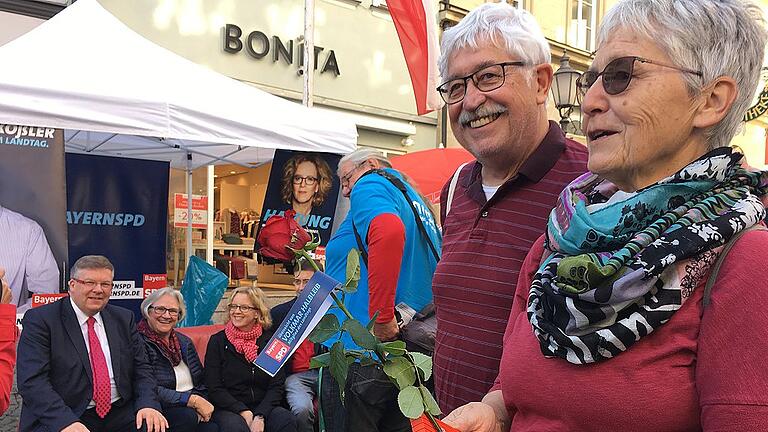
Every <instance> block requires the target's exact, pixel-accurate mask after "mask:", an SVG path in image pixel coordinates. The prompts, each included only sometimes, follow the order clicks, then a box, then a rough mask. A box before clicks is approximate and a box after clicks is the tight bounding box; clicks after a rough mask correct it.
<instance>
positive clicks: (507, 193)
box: [432, 121, 588, 413]
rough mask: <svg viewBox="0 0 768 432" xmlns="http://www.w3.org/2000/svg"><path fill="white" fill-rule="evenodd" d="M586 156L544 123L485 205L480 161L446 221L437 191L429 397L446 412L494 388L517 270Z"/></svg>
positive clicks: (467, 173)
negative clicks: (438, 239)
mask: <svg viewBox="0 0 768 432" xmlns="http://www.w3.org/2000/svg"><path fill="white" fill-rule="evenodd" d="M587 156H588V154H587V149H586V147H584V146H583V145H582V144H579V143H577V142H576V141H572V140H569V139H566V138H565V136H564V135H563V132H562V130H561V129H560V127H559V126H558V125H557V123H555V122H552V121H550V122H549V131H548V132H547V135H546V136H545V137H544V140H543V141H542V142H541V144H539V146H538V148H536V150H535V151H534V152H533V153H532V154H531V156H530V157H529V158H528V160H526V161H525V163H524V164H523V165H522V166H521V167H520V170H519V172H518V175H517V176H516V177H514V178H511V179H509V180H507V181H506V182H505V183H504V184H502V185H501V186H500V187H499V189H498V191H497V192H496V194H494V196H493V197H491V199H490V200H489V201H486V199H485V193H484V192H483V183H482V179H481V178H480V172H481V168H482V166H481V165H480V163H479V162H474V163H470V164H469V165H467V166H466V167H464V169H463V170H462V172H461V174H460V176H459V180H458V183H457V185H456V191H455V193H454V197H453V202H452V204H451V211H450V213H449V214H448V215H445V214H444V212H445V210H444V209H445V202H446V198H447V195H448V185H446V186H444V187H443V191H442V194H441V196H440V203H441V213H442V214H441V220H442V221H443V253H442V258H441V260H440V262H439V263H438V266H437V269H436V271H435V275H434V278H433V282H432V283H433V286H432V290H433V293H434V299H435V300H434V301H435V306H436V308H437V338H436V346H435V355H434V358H433V361H434V374H435V390H436V392H437V400H438V403H439V404H440V408H441V409H442V410H443V412H444V413H449V412H451V411H452V410H453V409H455V408H457V407H459V406H461V405H463V404H465V403H468V402H472V401H479V400H480V399H482V397H483V396H484V395H485V394H486V393H487V391H488V390H489V389H490V388H491V386H492V385H493V383H494V380H495V378H496V375H497V374H498V371H499V360H500V358H501V351H502V336H503V335H504V330H505V328H506V324H507V319H508V318H509V312H510V309H511V307H512V299H513V297H514V294H515V288H516V286H517V277H518V274H519V272H520V267H521V266H522V264H523V261H524V259H525V256H526V254H527V253H528V251H529V250H530V249H531V246H532V245H533V243H534V241H535V240H536V239H537V238H538V237H539V236H540V235H541V234H543V233H544V231H545V229H546V225H547V218H548V216H549V213H550V211H551V210H552V208H553V207H554V206H555V203H556V201H557V198H558V195H559V194H560V192H561V191H562V190H563V188H564V187H565V186H566V185H567V184H568V183H570V182H571V181H572V180H573V179H574V178H576V177H577V176H579V175H580V174H583V173H584V172H585V171H586V169H587Z"/></svg>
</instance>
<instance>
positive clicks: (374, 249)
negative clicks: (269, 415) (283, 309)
mask: <svg viewBox="0 0 768 432" xmlns="http://www.w3.org/2000/svg"><path fill="white" fill-rule="evenodd" d="M338 174H339V177H340V178H341V188H342V193H343V194H344V195H345V196H349V197H350V211H349V215H347V218H346V219H345V220H344V222H342V224H341V226H340V227H339V229H338V230H337V231H336V233H335V234H334V235H333V237H331V240H330V241H329V242H328V247H327V248H326V265H327V269H328V271H327V273H328V274H329V275H330V276H331V277H334V278H336V279H338V280H344V278H345V273H346V262H347V254H348V253H349V251H350V250H351V249H358V250H359V251H360V253H361V255H362V259H361V270H360V281H359V283H358V286H357V291H356V292H355V293H353V294H351V295H347V296H346V298H345V303H346V306H347V309H348V310H349V311H350V313H351V314H352V316H353V317H354V318H356V319H357V320H359V321H361V322H363V323H366V322H368V321H369V320H371V318H372V317H374V316H376V319H375V322H374V324H373V333H374V334H375V335H376V336H377V337H378V338H379V339H380V340H383V341H389V340H394V339H396V338H397V337H399V333H400V327H399V325H398V324H399V323H398V320H397V319H396V315H395V308H396V305H400V307H402V305H407V306H408V307H410V308H411V309H413V310H415V311H420V310H422V309H423V308H424V307H425V306H426V305H427V304H429V303H430V302H431V301H432V274H433V272H434V270H435V266H436V264H437V259H438V255H439V251H440V231H439V229H438V227H437V223H436V220H435V217H434V216H433V214H432V211H431V209H430V207H429V206H428V204H427V203H426V201H425V200H424V199H423V198H422V197H421V196H420V195H419V193H418V192H417V191H416V189H414V188H413V187H412V186H411V185H410V184H409V183H408V181H407V178H405V177H404V176H403V175H402V174H401V173H399V172H397V171H396V170H394V169H391V168H390V164H389V162H388V161H387V159H386V158H385V157H384V156H383V155H382V154H381V152H379V151H377V150H374V149H360V150H357V151H355V152H353V153H350V154H349V155H347V156H344V157H343V158H342V159H341V161H340V162H339V169H338ZM401 304H402V305H401ZM398 309H399V308H398ZM342 342H343V343H344V346H345V348H347V349H359V347H358V346H357V345H356V344H355V342H354V341H353V340H352V339H351V338H350V337H347V336H346V335H345V337H343V338H342ZM331 343H332V341H327V342H326V344H331ZM326 387H330V386H325V387H324V388H326ZM324 396H325V395H323V398H321V399H326V400H327V398H325V397H324ZM397 397H398V390H397V388H396V387H395V386H394V385H393V384H392V383H391V381H390V380H389V378H388V377H387V376H386V375H385V374H384V372H383V371H382V370H381V369H380V368H377V367H374V366H362V365H361V364H360V363H354V364H353V365H351V366H350V370H349V374H348V375H347V381H346V390H345V393H344V405H345V407H346V412H347V416H346V428H345V429H346V430H347V431H366V432H377V431H389V432H395V431H410V430H411V426H410V423H409V422H408V420H407V419H406V418H405V417H404V416H403V415H402V414H401V412H400V409H399V408H398V402H397ZM336 411H338V410H336ZM323 412H324V413H325V412H326V410H325V408H324V411H323ZM334 422H335V420H334ZM326 426H328V423H326ZM329 430H335V429H333V428H331V429H329Z"/></svg>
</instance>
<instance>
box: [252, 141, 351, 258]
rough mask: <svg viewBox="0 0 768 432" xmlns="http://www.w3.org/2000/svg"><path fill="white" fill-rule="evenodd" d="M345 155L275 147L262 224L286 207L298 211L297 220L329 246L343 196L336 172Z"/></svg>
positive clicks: (322, 243) (279, 213)
mask: <svg viewBox="0 0 768 432" xmlns="http://www.w3.org/2000/svg"><path fill="white" fill-rule="evenodd" d="M339 159H341V156H339V155H336V154H331V153H308V152H296V151H291V150H277V151H275V158H274V159H273V161H272V170H271V171H270V173H269V184H268V185H267V193H266V196H265V197H264V206H263V207H262V210H261V226H264V224H265V223H266V222H267V220H268V219H269V218H270V217H272V216H274V215H283V214H284V213H285V211H286V210H289V209H293V210H294V211H295V212H296V221H298V222H299V224H300V225H301V226H302V227H304V229H306V230H307V231H308V232H310V233H313V234H315V235H316V236H319V237H320V244H321V245H322V246H325V245H326V244H327V243H328V240H329V239H330V237H331V228H332V227H333V215H334V213H335V211H336V200H337V199H338V196H339V187H340V184H339V179H338V178H336V176H335V175H334V173H335V172H336V167H337V166H338V164H339Z"/></svg>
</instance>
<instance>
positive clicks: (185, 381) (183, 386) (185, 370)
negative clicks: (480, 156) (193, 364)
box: [173, 360, 195, 392]
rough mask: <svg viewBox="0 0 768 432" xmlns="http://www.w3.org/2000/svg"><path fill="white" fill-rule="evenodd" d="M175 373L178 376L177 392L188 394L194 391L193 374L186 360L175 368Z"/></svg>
mask: <svg viewBox="0 0 768 432" xmlns="http://www.w3.org/2000/svg"><path fill="white" fill-rule="evenodd" d="M173 372H174V374H176V391H177V392H187V391H190V390H192V389H193V388H194V387H195V386H194V384H193V383H192V372H191V371H190V370H189V367H188V366H187V364H186V363H184V360H182V361H181V362H179V365H178V366H174V367H173Z"/></svg>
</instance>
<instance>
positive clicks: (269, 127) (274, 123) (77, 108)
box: [0, 0, 357, 168]
mask: <svg viewBox="0 0 768 432" xmlns="http://www.w3.org/2000/svg"><path fill="white" fill-rule="evenodd" d="M0 58H2V59H3V63H4V65H3V71H2V73H0V124H21V125H30V126H43V127H50V128H59V129H64V130H65V141H66V150H67V151H68V152H78V153H82V152H86V153H94V154H102V155H111V156H121V157H134V158H142V159H152V160H165V161H170V162H171V166H173V167H176V168H188V167H189V166H188V165H187V152H189V153H191V154H193V162H192V165H191V167H192V168H195V167H199V166H203V165H208V164H212V163H239V164H247V163H259V162H264V161H266V160H270V159H271V158H272V155H273V153H274V149H277V148H281V149H290V150H301V151H320V152H333V153H342V154H345V153H349V152H351V151H352V150H354V148H355V146H356V141H357V130H356V128H355V125H354V124H353V123H352V122H351V121H349V120H347V119H344V118H343V117H341V116H337V115H334V114H333V113H329V112H327V111H323V112H320V111H318V110H313V109H311V108H306V107H304V106H302V105H300V104H297V103H294V102H290V101H287V100H285V99H281V98H279V97H276V96H273V95H270V94H268V93H266V92H264V91H261V90H259V89H257V88H255V87H252V86H250V85H248V84H244V83H241V82H239V81H236V80H233V79H230V78H228V77H226V76H223V75H221V74H218V73H216V72H214V71H211V70H209V69H207V68H205V67H203V66H200V65H197V64H195V63H193V62H191V61H189V60H187V59H185V58H183V57H181V56H178V55H176V54H174V53H172V52H170V51H168V50H166V49H164V48H162V47H160V46H158V45H155V44H154V43H152V42H150V41H149V40H147V39H145V38H143V37H142V36H140V35H138V34H137V33H135V32H134V31H133V30H131V29H129V28H128V27H127V26H125V25H124V24H123V23H122V22H121V21H120V20H118V19H117V18H115V17H114V16H113V15H112V14H110V13H109V12H108V11H106V10H105V9H104V8H103V7H102V6H101V5H100V4H99V3H98V2H97V1H96V0H79V1H78V2H76V3H74V4H73V5H72V6H69V7H67V8H66V9H64V10H63V11H62V12H60V13H59V14H57V15H56V16H54V17H53V18H51V19H50V20H49V21H47V22H45V23H43V24H41V25H40V26H39V27H37V28H35V29H33V30H32V31H30V32H29V33H27V34H25V35H23V36H21V37H19V38H18V39H16V40H14V41H12V42H9V43H8V44H6V45H4V46H2V47H0Z"/></svg>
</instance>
